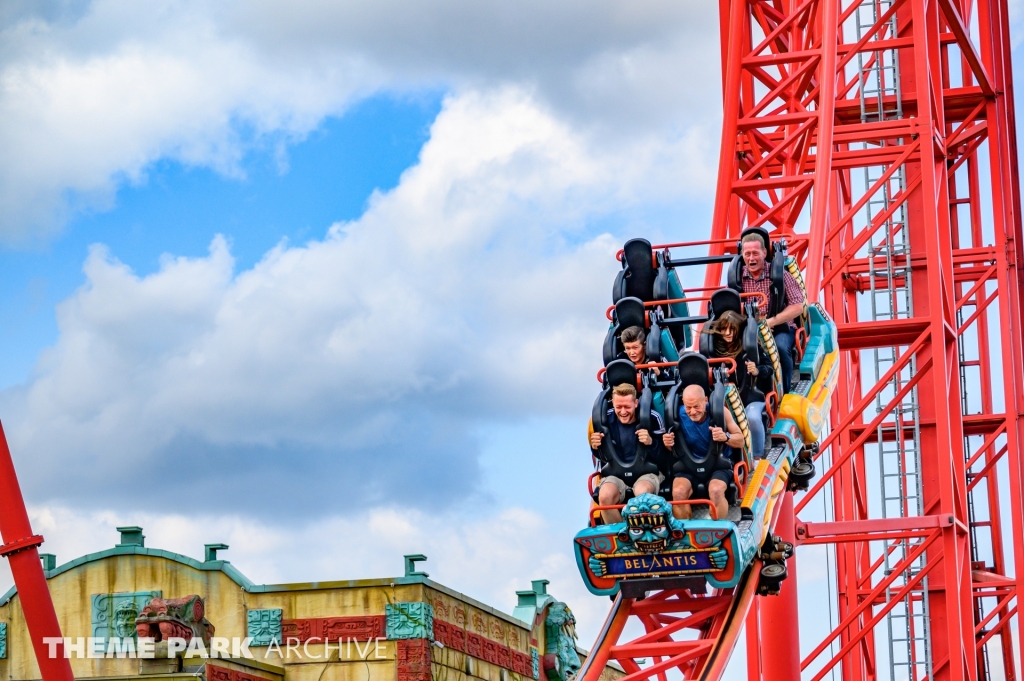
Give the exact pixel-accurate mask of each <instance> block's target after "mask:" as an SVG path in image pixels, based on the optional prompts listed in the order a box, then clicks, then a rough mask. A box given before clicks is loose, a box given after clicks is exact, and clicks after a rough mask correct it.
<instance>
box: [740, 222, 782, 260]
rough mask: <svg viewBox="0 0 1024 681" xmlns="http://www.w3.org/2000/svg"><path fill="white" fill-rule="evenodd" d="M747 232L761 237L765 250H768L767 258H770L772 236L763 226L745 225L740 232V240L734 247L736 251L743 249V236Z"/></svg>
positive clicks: (772, 250)
mask: <svg viewBox="0 0 1024 681" xmlns="http://www.w3.org/2000/svg"><path fill="white" fill-rule="evenodd" d="M748 234H756V235H758V236H759V237H761V241H762V242H763V243H764V247H765V250H767V251H768V256H767V257H768V258H769V259H770V258H771V257H772V255H773V252H774V249H773V248H772V237H771V235H770V234H768V230H767V229H765V228H764V227H747V228H746V229H745V230H743V231H742V232H740V241H739V244H738V245H737V247H736V252H737V253H739V252H741V251H742V250H743V246H742V244H743V237H745V236H746V235H748Z"/></svg>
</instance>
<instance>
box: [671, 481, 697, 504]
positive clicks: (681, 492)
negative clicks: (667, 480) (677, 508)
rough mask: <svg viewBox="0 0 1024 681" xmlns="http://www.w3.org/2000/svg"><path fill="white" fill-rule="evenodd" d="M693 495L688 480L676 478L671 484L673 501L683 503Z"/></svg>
mask: <svg viewBox="0 0 1024 681" xmlns="http://www.w3.org/2000/svg"><path fill="white" fill-rule="evenodd" d="M691 494H693V488H692V487H691V485H690V481H689V480H685V479H683V478H676V479H675V480H674V481H673V482H672V499H673V500H675V501H685V500H687V499H689V498H690V495H691Z"/></svg>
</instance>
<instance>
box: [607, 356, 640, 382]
mask: <svg viewBox="0 0 1024 681" xmlns="http://www.w3.org/2000/svg"><path fill="white" fill-rule="evenodd" d="M604 380H605V383H606V384H607V385H608V386H609V387H612V388H614V387H615V386H617V385H621V384H623V383H629V384H630V385H633V386H635V385H636V365H635V364H633V363H632V362H630V361H629V360H628V359H617V360H615V361H613V362H609V363H608V366H607V367H606V368H605V373H604Z"/></svg>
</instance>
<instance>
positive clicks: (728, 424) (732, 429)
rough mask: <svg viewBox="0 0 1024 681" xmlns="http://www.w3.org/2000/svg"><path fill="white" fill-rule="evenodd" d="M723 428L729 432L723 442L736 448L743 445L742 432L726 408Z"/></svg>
mask: <svg viewBox="0 0 1024 681" xmlns="http://www.w3.org/2000/svg"><path fill="white" fill-rule="evenodd" d="M725 430H726V432H727V433H728V434H729V439H728V440H726V441H725V444H727V445H729V446H730V447H735V448H737V449H739V448H740V447H742V446H743V433H742V431H740V427H739V426H737V425H736V421H734V420H733V418H732V414H730V413H729V412H728V410H727V411H726V412H725Z"/></svg>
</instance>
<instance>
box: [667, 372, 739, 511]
mask: <svg viewBox="0 0 1024 681" xmlns="http://www.w3.org/2000/svg"><path fill="white" fill-rule="evenodd" d="M679 412H680V413H679V422H680V424H681V426H682V428H681V431H682V435H683V438H684V439H685V440H686V445H687V447H689V449H690V452H691V453H692V454H693V455H694V456H695V457H697V458H704V457H706V456H707V454H708V451H709V450H710V448H711V442H712V441H715V442H721V443H724V444H726V445H728V446H729V447H735V448H739V447H742V446H743V433H742V432H741V431H740V427H739V426H738V425H736V422H735V421H734V420H733V418H732V415H731V414H730V413H729V411H728V410H726V412H725V428H724V429H722V428H719V427H717V426H715V425H713V424H712V422H711V416H710V415H709V414H708V398H707V395H706V394H705V392H704V388H702V387H701V386H699V385H688V386H686V389H685V390H683V404H682V406H680V407H679ZM662 439H663V440H664V442H665V446H666V447H668V448H669V449H671V448H672V447H674V446H675V444H676V436H675V433H665V435H664V437H663V438H662ZM719 459H720V461H719V460H714V459H713V460H711V461H708V462H707V468H708V470H707V471H706V472H705V473H703V474H691V473H683V474H681V475H677V476H676V477H675V479H674V480H673V481H672V500H673V501H686V500H687V499H689V498H690V497H692V496H693V490H694V489H695V488H696V487H697V486H698V485H705V486H706V490H707V491H706V495H702V496H701V497H699V498H704V499H710V500H711V503H713V504H714V505H715V510H717V511H718V517H719V519H721V520H725V519H726V518H727V517H728V515H729V503H728V502H727V501H726V499H725V491H726V489H728V486H729V481H730V480H732V475H733V473H732V467H731V465H730V464H729V462H728V460H726V459H724V458H723V457H719ZM720 464H721V465H720ZM672 514H673V515H674V516H675V517H676V518H679V519H681V520H686V519H687V518H689V517H690V515H691V514H690V506H688V505H682V504H681V505H678V506H673V507H672Z"/></svg>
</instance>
